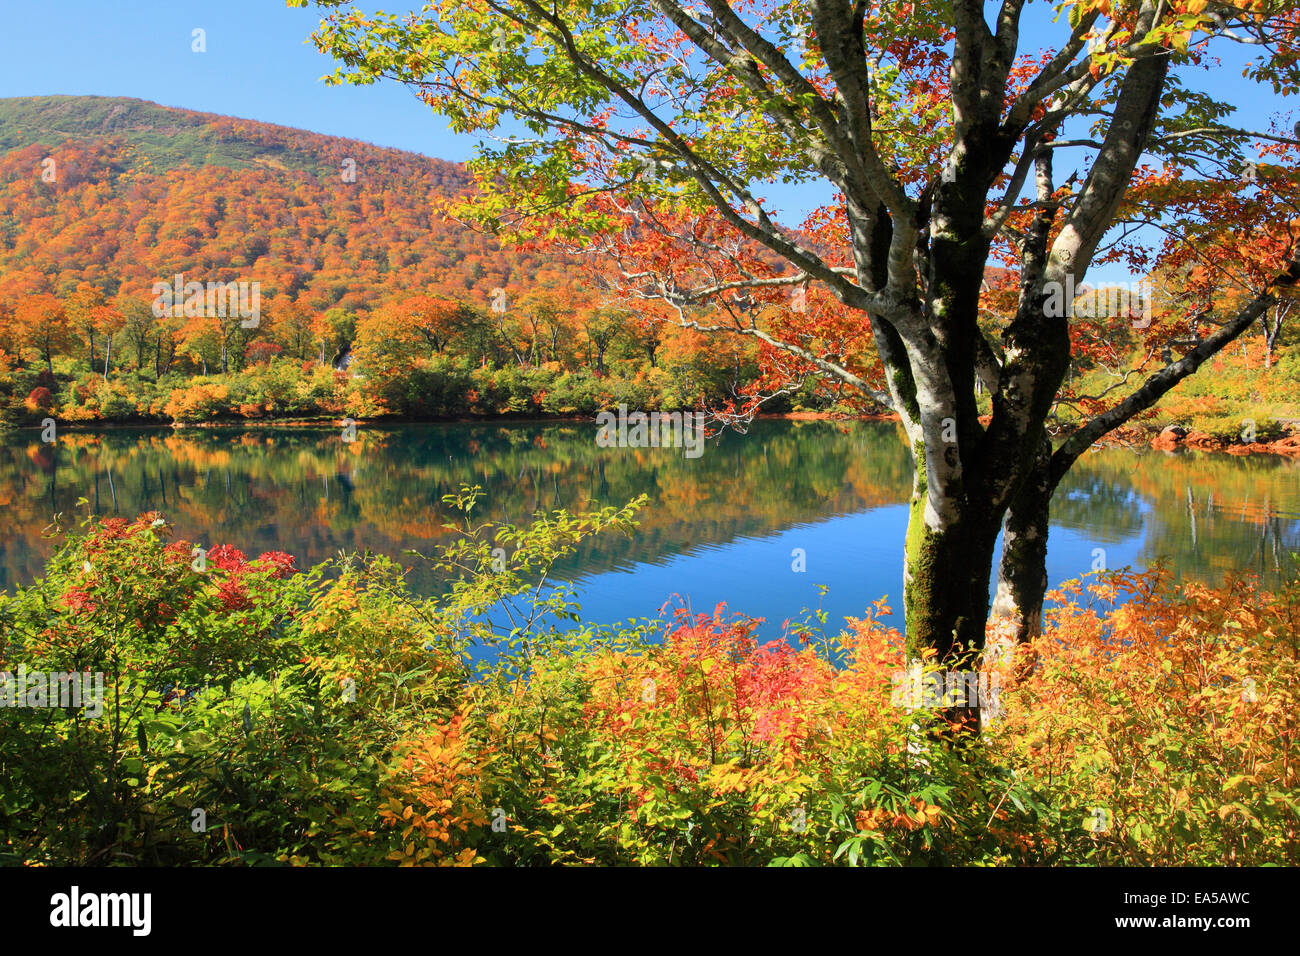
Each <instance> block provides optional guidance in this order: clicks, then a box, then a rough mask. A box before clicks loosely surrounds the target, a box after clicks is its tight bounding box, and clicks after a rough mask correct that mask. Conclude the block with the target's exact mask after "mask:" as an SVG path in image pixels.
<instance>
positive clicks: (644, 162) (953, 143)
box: [290, 0, 1300, 658]
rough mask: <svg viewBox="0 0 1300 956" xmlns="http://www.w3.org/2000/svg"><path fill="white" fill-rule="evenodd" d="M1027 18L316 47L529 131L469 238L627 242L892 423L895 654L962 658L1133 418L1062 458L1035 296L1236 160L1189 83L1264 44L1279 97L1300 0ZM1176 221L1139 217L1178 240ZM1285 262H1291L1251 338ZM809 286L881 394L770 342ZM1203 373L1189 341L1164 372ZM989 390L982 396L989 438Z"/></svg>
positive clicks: (537, 21)
mask: <svg viewBox="0 0 1300 956" xmlns="http://www.w3.org/2000/svg"><path fill="white" fill-rule="evenodd" d="M290 2H291V3H293V4H297V5H303V4H305V3H306V0H290ZM316 2H317V4H318V5H319V6H322V7H325V8H335V7H339V6H342V5H343V0H316ZM1029 6H1030V4H1028V3H1027V2H1025V0H1003V2H1001V3H1000V4H990V5H986V4H983V3H978V2H975V0H954V2H952V3H945V4H917V3H913V2H868V0H853V2H844V0H797V2H796V0H788V2H762V3H758V4H744V5H739V4H738V5H735V6H732V5H729V4H727V3H725V2H723V0H697V2H695V3H694V4H684V3H681V2H678V0H652V2H647V0H617V2H613V3H603V4H592V3H590V2H587V0H559V2H556V3H541V2H539V0H455V2H451V0H436V2H432V3H429V4H427V5H426V6H425V7H424V9H423V12H422V13H420V14H416V15H412V16H406V15H402V16H400V17H399V16H397V15H386V14H376V15H373V16H371V15H368V14H365V13H362V12H360V11H357V10H355V9H350V10H349V11H348V12H347V14H346V15H334V16H329V17H327V18H326V19H324V20H322V22H321V24H320V28H319V30H318V31H317V33H316V40H317V43H318V45H319V46H320V48H321V49H323V50H325V51H327V52H329V53H331V54H333V55H334V56H335V57H336V58H337V59H338V60H339V61H340V64H341V65H340V67H339V69H338V71H337V73H336V74H335V75H334V77H333V79H334V81H335V82H354V83H371V82H375V81H376V80H377V79H380V78H389V79H394V80H397V81H399V82H403V83H408V84H410V85H412V86H413V87H414V88H415V89H416V90H417V91H418V93H419V94H420V96H421V97H422V98H423V99H424V100H425V102H426V103H428V104H429V106H430V107H432V108H433V109H434V110H436V111H438V112H439V113H441V114H442V115H444V116H446V117H448V118H449V120H450V122H451V125H452V127H453V128H454V129H455V130H457V131H459V132H481V133H494V134H495V133H497V127H498V126H499V125H501V124H503V123H507V122H509V123H517V124H519V127H520V130H521V131H522V132H520V133H519V134H516V131H515V130H514V129H513V128H512V129H511V130H510V135H500V134H498V135H495V136H494V137H492V138H491V140H490V141H486V140H485V145H484V146H483V147H482V149H481V152H480V156H479V158H478V159H477V160H476V162H475V167H474V168H475V169H476V172H477V173H478V175H479V183H480V193H479V195H478V196H477V197H476V199H475V200H474V201H473V203H472V211H473V212H474V213H475V214H476V215H478V217H479V218H480V219H481V220H482V221H483V222H485V223H487V224H490V225H492V226H493V228H495V229H497V230H505V231H507V232H513V234H514V235H516V236H519V237H523V238H536V237H538V236H560V237H563V238H567V239H571V240H581V241H595V242H597V243H600V242H605V243H611V244H613V245H615V246H619V247H622V248H624V249H627V248H629V247H635V246H638V245H639V246H643V247H645V248H644V249H642V250H639V251H637V250H634V253H633V254H632V255H630V256H629V257H628V259H629V261H632V260H638V261H640V262H643V263H648V264H651V265H654V264H655V263H656V262H660V263H662V265H661V266H660V267H656V268H634V269H628V270H623V271H624V276H623V279H624V281H625V283H626V285H627V286H628V287H629V288H634V289H636V290H638V292H639V294H641V295H656V296H658V297H660V298H661V299H663V300H664V301H665V302H667V303H669V304H670V305H673V306H674V307H677V308H681V309H682V310H683V314H685V313H686V309H687V308H688V307H692V306H708V307H712V308H714V309H715V310H718V315H719V317H718V319H717V320H716V321H711V322H702V321H700V320H698V319H694V318H692V319H687V322H688V325H689V327H693V328H697V329H700V330H707V331H709V332H710V334H724V335H739V336H749V337H751V338H753V339H755V340H757V341H760V342H762V343H763V345H764V346H765V347H766V348H768V349H770V350H774V351H782V352H785V353H787V354H788V355H790V356H792V357H794V358H795V359H798V360H799V361H800V362H803V363H806V364H809V365H812V366H814V367H815V368H816V369H817V370H818V371H819V372H821V373H822V374H824V375H828V376H834V377H837V378H839V379H841V380H842V381H844V382H845V383H848V384H850V385H851V386H852V387H854V388H856V389H859V390H860V391H862V392H863V394H868V395H871V396H873V397H878V398H879V399H880V400H881V401H883V402H886V403H888V404H889V405H890V406H891V407H892V408H893V409H894V410H895V411H896V412H897V414H898V415H899V416H900V418H901V421H902V427H903V429H904V430H905V432H906V434H907V438H908V442H909V444H910V447H911V450H912V455H913V458H914V462H915V466H916V469H915V483H914V488H913V493H912V496H911V517H910V521H909V527H908V531H907V535H906V539H905V542H904V549H903V550H904V590H905V593H904V605H905V615H906V626H907V632H908V636H909V640H910V641H911V643H912V645H913V647H914V648H915V649H920V648H924V647H928V648H930V649H933V650H934V651H936V652H937V653H938V654H939V655H940V656H941V657H953V658H959V657H961V656H962V655H964V654H966V653H969V652H970V651H972V650H978V649H980V648H982V647H983V644H984V639H985V626H986V621H987V618H988V615H989V608H990V593H989V580H990V577H991V576H992V569H993V562H994V549H995V543H996V539H997V536H998V533H999V531H1000V530H1001V529H1002V527H1003V524H1004V519H1005V521H1006V522H1007V527H1008V531H1009V534H1008V536H1007V537H1008V540H1009V541H1011V542H1012V545H1013V547H1011V548H1010V549H1009V550H1004V553H1003V561H1004V563H1006V562H1008V561H1009V562H1011V564H1012V565H1013V567H1014V566H1017V565H1019V564H1021V563H1025V564H1026V565H1027V566H1032V565H1033V564H1034V561H1035V560H1036V559H1035V557H1034V555H1033V554H1032V553H1031V552H1032V551H1033V549H1028V550H1025V549H1023V548H1022V547H1021V545H1023V543H1024V541H1025V540H1026V538H1027V536H1028V535H1029V534H1030V533H1032V532H1031V531H1030V530H1028V529H1031V528H1032V527H1033V526H1034V525H1035V524H1036V521H1037V517H1038V513H1039V509H1040V506H1041V507H1045V506H1046V498H1045V497H1044V496H1043V494H1042V493H1041V492H1042V491H1043V489H1045V488H1047V487H1048V485H1050V478H1051V475H1052V474H1054V473H1055V471H1057V470H1058V469H1059V468H1060V467H1066V468H1068V466H1069V463H1070V462H1071V461H1072V460H1073V458H1072V456H1073V457H1077V454H1078V449H1079V448H1080V447H1082V448H1086V447H1088V446H1089V445H1091V443H1092V442H1093V441H1094V440H1095V439H1096V438H1097V437H1098V436H1099V435H1100V434H1104V433H1105V431H1106V430H1107V429H1108V428H1110V427H1112V423H1113V421H1114V420H1115V418H1116V417H1117V416H1118V417H1120V418H1122V417H1123V415H1124V414H1126V411H1127V409H1126V408H1120V409H1118V410H1116V411H1114V412H1113V413H1110V414H1108V415H1101V416H1098V417H1096V418H1094V419H1092V420H1091V421H1089V422H1088V423H1087V424H1086V425H1085V426H1083V427H1081V428H1079V429H1077V430H1076V431H1075V433H1074V434H1072V435H1071V436H1070V437H1069V438H1068V439H1067V440H1066V442H1065V444H1064V445H1063V446H1062V448H1061V449H1058V450H1057V451H1055V452H1053V451H1052V448H1051V446H1050V445H1049V444H1048V442H1047V434H1046V431H1045V423H1046V420H1047V417H1048V414H1049V412H1050V410H1051V408H1052V406H1053V403H1054V401H1055V397H1056V395H1057V392H1058V389H1059V387H1060V385H1061V382H1062V380H1063V378H1064V376H1065V374H1066V371H1067V368H1068V367H1069V363H1070V358H1071V349H1072V341H1071V335H1070V328H1069V317H1068V316H1067V315H1066V314H1065V312H1064V310H1058V309H1053V308H1051V307H1049V303H1050V302H1052V301H1053V300H1054V299H1056V298H1059V295H1060V290H1061V289H1063V288H1067V287H1077V286H1079V285H1080V284H1082V282H1083V280H1084V277H1085V275H1086V273H1087V271H1088V269H1089V267H1090V265H1091V264H1092V263H1093V261H1094V258H1095V257H1096V256H1097V255H1098V252H1099V250H1100V249H1102V248H1103V246H1104V243H1105V242H1107V241H1109V240H1108V236H1110V235H1112V234H1113V233H1112V230H1113V228H1114V227H1115V225H1116V222H1117V221H1118V219H1119V218H1120V216H1121V214H1122V212H1123V210H1124V209H1125V204H1126V201H1127V200H1128V199H1129V198H1130V192H1131V189H1132V187H1133V185H1134V180H1135V172H1136V171H1137V170H1138V169H1139V164H1140V163H1141V162H1142V161H1143V157H1144V154H1145V155H1149V156H1152V157H1154V158H1156V159H1158V160H1160V161H1162V162H1164V163H1165V164H1166V165H1168V166H1170V167H1171V168H1175V169H1176V170H1177V172H1178V175H1179V176H1180V177H1182V178H1185V179H1189V180H1198V179H1202V178H1203V176H1204V171H1205V169H1206V168H1207V166H1209V165H1211V164H1214V163H1218V164H1220V165H1221V164H1222V163H1223V162H1225V161H1228V162H1236V163H1237V165H1238V166H1240V160H1241V157H1242V153H1243V148H1244V146H1245V145H1246V144H1248V143H1251V142H1256V141H1257V140H1256V139H1254V138H1252V135H1251V134H1249V133H1247V132H1245V131H1242V130H1240V129H1237V128H1235V127H1232V126H1230V125H1229V124H1228V123H1227V122H1225V120H1224V117H1226V116H1228V115H1229V114H1230V112H1231V110H1230V104H1223V103H1220V102H1218V101H1216V100H1215V99H1214V98H1213V97H1211V96H1208V95H1206V94H1202V93H1198V92H1195V91H1194V89H1193V86H1192V85H1191V84H1189V83H1188V82H1187V77H1188V75H1189V74H1190V73H1192V72H1193V71H1194V70H1196V69H1197V68H1198V67H1199V66H1200V65H1201V64H1202V63H1204V62H1206V58H1207V57H1209V56H1212V55H1214V53H1215V51H1217V50H1219V49H1221V48H1223V47H1225V46H1231V45H1232V44H1234V43H1239V42H1243V41H1244V42H1245V43H1248V44H1253V45H1254V46H1255V48H1257V49H1258V50H1259V51H1260V57H1259V59H1258V60H1257V61H1256V62H1255V64H1254V65H1253V66H1252V68H1251V71H1250V75H1251V77H1252V78H1253V79H1255V80H1258V81H1261V82H1278V83H1281V84H1282V85H1283V86H1285V87H1286V88H1288V89H1290V88H1293V86H1294V83H1293V79H1294V77H1293V70H1294V68H1293V64H1294V62H1295V60H1296V56H1295V52H1296V44H1295V36H1296V30H1295V22H1294V21H1295V16H1294V10H1293V9H1292V5H1291V4H1287V3H1280V2H1274V0H1242V2H1240V3H1239V4H1235V5H1228V4H1218V3H1214V4H1210V3H1207V2H1206V0H1173V2H1169V0H1118V2H1116V0H1078V2H1072V3H1071V2H1066V3H1063V4H1061V5H1059V7H1058V9H1060V10H1061V12H1062V13H1063V14H1065V15H1064V16H1062V17H1060V18H1059V19H1058V20H1057V21H1056V22H1055V25H1050V24H1049V25H1043V26H1040V27H1038V28H1037V29H1035V30H1033V31H1032V32H1031V31H1030V30H1029V29H1027V28H1025V26H1024V23H1023V22H1022V21H1024V20H1025V19H1026V17H1025V12H1026V10H1027V9H1028V8H1029ZM777 180H783V181H786V182H800V183H814V182H815V183H820V184H822V186H823V188H826V189H827V192H828V193H830V194H831V195H832V197H833V198H832V199H831V201H830V202H829V203H828V204H827V205H826V206H825V207H823V208H821V209H819V210H816V211H814V213H813V214H811V215H810V216H809V217H808V219H807V220H806V221H804V222H802V223H782V222H780V221H779V219H778V217H777V216H776V215H775V214H774V213H773V212H772V211H771V210H770V208H769V206H768V205H767V204H765V202H764V200H763V190H764V189H765V187H766V184H768V183H771V182H774V181H777ZM1164 210H1165V207H1160V206H1159V205H1157V206H1154V207H1153V208H1152V209H1151V210H1150V214H1151V215H1154V216H1155V217H1156V220H1155V221H1157V222H1160V223H1161V224H1162V225H1167V226H1168V227H1170V228H1173V229H1177V228H1178V226H1179V225H1180V222H1181V217H1180V216H1179V215H1178V214H1177V212H1176V211H1175V212H1172V213H1166V212H1165V211H1164ZM539 222H540V223H541V225H538V224H537V223H539ZM747 245H748V246H754V247H759V248H761V249H763V250H764V252H765V253H766V254H767V257H768V258H767V260H760V263H759V264H760V265H763V264H764V263H765V267H763V268H759V269H757V271H756V270H755V269H754V268H749V267H747V266H744V265H742V261H744V260H749V261H753V260H754V259H755V257H754V256H753V255H752V254H751V253H749V252H747V251H744V249H745V247H746V246H747ZM656 246H657V247H658V248H671V249H674V250H676V252H677V255H676V257H675V259H671V260H670V257H666V256H661V255H660V254H659V253H658V252H656V251H655V247H656ZM998 251H1002V252H1005V253H1006V254H1007V255H1009V256H1010V257H1011V259H1012V260H1013V261H1014V264H1015V266H1016V270H1017V272H1018V275H1019V290H1018V296H1017V301H1016V302H1015V306H1014V309H1013V310H1012V312H1011V314H1010V317H1009V319H1008V320H1007V321H1006V322H1005V323H1004V325H1003V326H1002V327H1001V328H1000V331H999V332H998V333H997V335H996V337H993V338H991V337H990V336H989V334H988V333H987V332H986V323H985V322H983V317H982V315H981V304H980V300H981V289H982V287H983V286H984V284H985V279H986V275H987V273H988V267H989V265H990V258H991V255H992V254H993V253H995V252H998ZM1298 269H1300V267H1296V266H1295V264H1294V263H1290V264H1288V265H1287V268H1286V270H1284V271H1283V272H1282V273H1281V274H1280V276H1279V277H1275V278H1274V279H1273V280H1271V281H1270V284H1269V286H1268V289H1267V290H1266V291H1265V292H1264V293H1263V294H1262V296H1261V297H1260V298H1258V299H1256V300H1253V301H1252V303H1251V304H1249V305H1248V306H1247V307H1246V309H1245V310H1244V312H1243V320H1248V321H1249V322H1254V321H1256V320H1257V316H1256V315H1251V314H1249V313H1250V312H1251V311H1252V310H1254V309H1257V308H1267V307H1268V305H1269V304H1271V300H1270V296H1272V294H1273V292H1272V289H1273V287H1274V286H1275V285H1276V284H1277V281H1281V282H1283V283H1291V282H1294V281H1295V279H1296V278H1297V277H1298V276H1300V271H1298ZM813 285H816V286H818V287H821V288H824V289H825V290H827V291H828V292H829V294H830V295H832V296H833V297H834V298H835V299H836V300H838V302H839V303H840V304H841V305H842V306H843V307H844V311H843V314H844V315H847V316H850V317H856V321H855V322H854V323H853V324H854V325H856V328H857V329H858V330H859V332H860V333H866V334H869V335H870V337H871V341H872V345H873V349H874V353H875V356H876V359H877V360H878V363H879V367H880V369H881V370H882V373H883V377H884V382H883V385H884V388H883V389H878V388H875V387H874V386H873V384H872V383H871V381H870V379H869V377H868V374H867V372H866V370H864V369H863V368H860V367H859V368H855V367H854V364H853V354H852V343H851V341H850V340H852V339H853V338H854V336H852V335H850V336H848V338H847V339H846V345H845V351H844V352H842V353H837V352H834V351H827V350H826V348H825V347H824V346H823V345H821V344H818V338H819V337H816V336H812V337H808V338H807V339H806V341H801V340H800V339H799V337H798V334H797V330H796V335H795V336H794V337H791V336H783V335H782V334H780V333H779V332H774V331H773V330H772V329H770V328H768V327H766V326H765V325H764V324H763V321H762V318H761V316H762V310H761V309H755V308H753V307H752V304H753V303H754V302H755V301H756V300H762V299H763V298H767V299H768V300H770V301H774V299H775V297H776V296H777V295H780V296H786V297H788V296H789V295H790V294H791V293H792V292H794V291H795V290H796V289H799V288H807V287H810V286H813ZM841 321H842V320H841ZM1227 328H1228V326H1225V327H1224V329H1225V330H1226V329H1227ZM1221 331H1223V330H1221ZM1225 334H1227V333H1226V331H1225ZM857 337H858V338H860V337H861V335H860V334H859V336H857ZM1222 341H1223V339H1222V337H1219V338H1216V337H1214V336H1212V337H1211V338H1210V339H1207V340H1206V343H1204V344H1205V345H1206V346H1207V347H1209V348H1214V347H1221V345H1222ZM809 343H811V344H809ZM1199 348H1200V347H1198V349H1199ZM1203 356H1204V353H1203V351H1197V350H1193V352H1192V353H1189V355H1188V356H1186V357H1184V359H1183V360H1182V361H1183V364H1182V365H1175V366H1170V368H1171V369H1176V370H1175V371H1173V372H1171V373H1170V375H1169V376H1167V378H1169V377H1176V376H1177V375H1180V374H1186V373H1187V372H1188V369H1194V368H1195V366H1196V365H1198V364H1199V363H1200V361H1203ZM1163 381H1165V380H1161V382H1162V383H1163ZM977 382H979V383H980V388H981V389H982V390H983V392H984V393H985V394H987V395H989V396H990V397H991V400H992V406H991V415H990V417H989V418H988V420H987V424H986V423H984V422H982V421H981V420H980V418H981V416H980V409H979V392H978V391H977V388H976V383H977ZM1157 387H1158V385H1157ZM1062 453H1063V456H1062V457H1059V458H1058V457H1057V456H1058V455H1062ZM1022 518H1023V519H1024V520H1023V523H1022V521H1021V519H1022ZM1022 551H1023V552H1024V553H1025V554H1026V555H1027V556H1025V557H1021V554H1022ZM1031 570H1032V571H1034V572H1035V573H1036V570H1037V569H1036V568H1032V567H1031Z"/></svg>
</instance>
